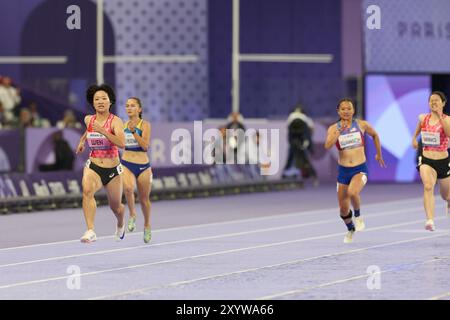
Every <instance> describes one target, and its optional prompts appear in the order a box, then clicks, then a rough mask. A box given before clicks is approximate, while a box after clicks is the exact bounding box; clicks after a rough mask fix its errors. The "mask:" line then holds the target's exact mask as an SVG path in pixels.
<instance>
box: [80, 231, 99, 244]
mask: <svg viewBox="0 0 450 320" xmlns="http://www.w3.org/2000/svg"><path fill="white" fill-rule="evenodd" d="M96 240H97V235H96V234H95V232H94V230H92V229H89V230H87V231H86V232H85V233H84V234H83V236H82V237H81V239H80V241H81V242H83V243H90V242H94V241H96Z"/></svg>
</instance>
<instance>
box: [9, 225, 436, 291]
mask: <svg viewBox="0 0 450 320" xmlns="http://www.w3.org/2000/svg"><path fill="white" fill-rule="evenodd" d="M439 219H444V218H437V219H435V220H439ZM419 222H423V219H421V220H415V221H410V222H406V223H398V224H391V225H388V226H382V227H375V228H369V229H366V230H365V231H364V232H365V233H367V232H371V231H378V230H385V229H392V228H396V227H401V226H406V225H411V224H415V223H419ZM337 236H339V237H342V232H339V233H333V234H327V235H322V236H315V237H309V238H301V239H296V240H289V241H281V242H275V243H269V244H264V245H258V246H252V247H244V248H238V249H230V250H224V251H217V252H211V253H206V254H199V255H194V256H185V257H181V258H174V259H169V260H163V261H155V262H149V263H141V264H137V265H131V266H127V267H120V268H111V269H105V270H100V271H93V272H87V273H81V274H79V275H78V276H80V277H82V276H91V275H97V274H102V273H107V272H113V271H121V270H129V269H136V268H143V267H147V266H151V265H159V264H165V263H172V262H178V261H185V260H191V259H197V258H204V257H211V256H216V255H223V254H230V253H236V252H242V251H247V250H255V249H263V248H270V247H276V246H282V245H287V244H293V243H300V242H306V241H312V240H320V239H327V238H333V237H337ZM69 277H71V276H70V275H69V276H59V277H52V278H45V279H39V280H32V281H25V282H17V283H12V284H8V285H3V286H0V289H7V288H13V287H18V286H26V285H30V284H37V283H45V282H50V281H57V280H63V279H67V278H69Z"/></svg>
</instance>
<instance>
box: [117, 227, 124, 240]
mask: <svg viewBox="0 0 450 320" xmlns="http://www.w3.org/2000/svg"><path fill="white" fill-rule="evenodd" d="M114 236H115V238H116V241H120V240H123V238H125V226H123V227H121V228H119V227H117V226H116V234H115V235H114Z"/></svg>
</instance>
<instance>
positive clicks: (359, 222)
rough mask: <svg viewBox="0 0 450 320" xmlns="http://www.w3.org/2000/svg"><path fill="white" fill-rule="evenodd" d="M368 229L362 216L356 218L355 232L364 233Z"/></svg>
mask: <svg viewBox="0 0 450 320" xmlns="http://www.w3.org/2000/svg"><path fill="white" fill-rule="evenodd" d="M365 228H366V225H365V224H364V220H363V218H362V217H361V216H359V217H356V218H355V230H356V231H363V230H364V229H365Z"/></svg>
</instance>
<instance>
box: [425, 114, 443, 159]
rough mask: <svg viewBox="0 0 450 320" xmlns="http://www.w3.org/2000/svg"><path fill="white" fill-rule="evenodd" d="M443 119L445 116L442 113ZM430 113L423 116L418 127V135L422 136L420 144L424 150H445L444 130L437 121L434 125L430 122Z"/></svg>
mask: <svg viewBox="0 0 450 320" xmlns="http://www.w3.org/2000/svg"><path fill="white" fill-rule="evenodd" d="M443 116H444V119H445V118H446V117H447V115H446V114H444V115H443ZM430 118H431V113H429V114H427V115H426V116H425V119H423V122H422V126H421V127H420V135H421V137H422V146H423V150H424V151H447V148H448V137H447V135H446V134H445V132H444V128H443V127H442V125H441V124H440V123H439V122H438V123H437V124H435V125H431V124H430Z"/></svg>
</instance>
